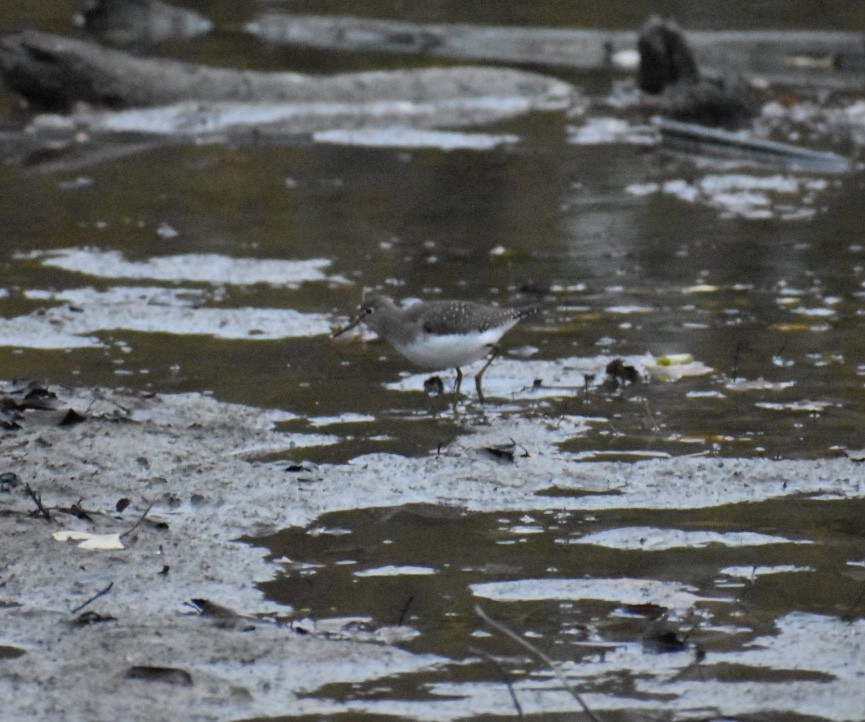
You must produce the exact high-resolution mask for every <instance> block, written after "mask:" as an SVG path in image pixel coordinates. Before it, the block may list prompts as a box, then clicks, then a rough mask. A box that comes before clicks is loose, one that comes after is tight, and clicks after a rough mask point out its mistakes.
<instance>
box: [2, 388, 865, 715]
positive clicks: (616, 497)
mask: <svg viewBox="0 0 865 722" xmlns="http://www.w3.org/2000/svg"><path fill="white" fill-rule="evenodd" d="M5 388H6V390H8V385H6V387H5ZM52 391H54V392H55V393H56V394H57V397H58V401H57V403H56V404H55V405H56V406H57V408H56V409H55V410H52V411H43V410H27V411H20V412H17V414H10V415H9V417H7V419H6V420H7V421H10V419H11V418H12V417H14V416H16V415H17V416H18V417H19V418H18V420H17V425H18V426H19V428H11V429H6V430H3V431H2V432H0V434H2V435H0V460H2V465H0V474H2V477H0V479H2V482H3V488H2V493H0V533H2V537H3V540H4V541H3V552H2V565H0V616H2V620H3V623H2V625H0V629H2V632H0V696H2V698H3V699H4V700H6V701H5V703H4V705H3V706H2V708H0V719H4V720H7V719H8V720H13V719H16V720H20V719H42V720H60V719H65V720H74V719H88V720H92V721H98V720H115V719H124V720H155V719H177V718H178V714H179V713H178V711H179V710H183V712H182V713H180V716H181V717H182V718H184V719H195V720H232V719H247V718H253V717H258V716H276V715H300V714H315V715H320V714H334V713H339V712H341V711H342V712H346V711H352V710H353V711H355V712H357V711H359V710H360V709H362V708H363V705H362V704H361V706H358V705H359V702H358V701H357V700H354V701H353V702H352V701H349V702H340V701H339V700H335V699H328V698H319V697H316V696H315V694H316V690H318V689H320V688H321V687H323V686H324V685H327V684H330V683H349V684H350V683H360V682H365V681H370V680H375V679H383V678H386V677H392V676H395V675H399V674H406V673H417V672H420V671H431V670H435V669H440V668H442V667H444V666H446V665H447V664H449V663H450V662H451V660H447V659H445V658H442V657H437V656H435V655H431V654H416V653H412V652H409V651H406V650H405V649H402V648H401V647H400V646H399V645H398V644H395V643H394V641H396V642H399V641H400V640H403V639H408V638H410V636H411V632H412V630H409V629H407V628H401V627H390V628H386V627H378V628H372V629H367V630H366V631H365V632H364V633H363V634H358V633H356V632H351V631H350V630H348V629H347V628H345V629H338V628H334V627H331V628H329V631H325V628H326V625H325V621H326V620H309V619H306V620H297V619H294V618H293V617H295V616H296V615H295V614H294V613H293V610H291V609H289V608H287V607H285V606H278V605H276V604H274V603H272V602H270V601H268V600H267V599H265V598H264V596H263V595H262V593H261V592H260V591H259V590H258V589H257V587H256V583H257V582H264V581H267V580H270V579H272V578H273V577H274V576H276V575H277V574H278V573H279V572H280V570H281V567H280V564H279V563H278V561H274V562H271V561H269V560H268V559H267V556H266V554H267V551H266V550H264V549H261V548H258V547H255V546H252V545H250V544H247V543H243V542H241V541H238V539H239V538H241V537H244V536H255V535H260V534H265V533H269V532H273V531H275V530H278V529H281V528H285V527H289V526H299V527H305V526H308V525H310V524H312V522H314V521H315V519H316V518H317V517H319V516H320V515H321V514H323V513H326V512H330V511H338V510H345V509H352V508H361V507H372V506H397V505H401V504H406V503H410V502H413V503H417V502H425V503H432V504H438V505H442V506H460V507H464V508H468V509H475V510H485V511H489V510H497V509H532V508H535V509H539V508H545V507H548V506H549V505H550V504H551V503H553V500H552V499H551V497H550V496H548V495H544V494H543V493H541V492H542V490H544V489H549V488H551V486H554V487H555V488H556V489H558V490H562V489H569V490H571V491H573V492H574V493H573V495H570V496H568V495H563V496H557V497H556V498H555V500H554V503H555V505H556V506H557V507H559V506H560V507H563V508H571V509H584V510H588V509H601V508H613V507H614V506H618V507H622V508H624V507H629V508H630V507H638V508H654V507H657V508H684V507H685V506H691V507H693V506H694V505H695V504H696V505H697V506H699V505H700V504H705V505H706V506H714V505H718V504H723V503H735V502H747V501H755V500H765V499H768V498H772V497H776V496H777V497H788V496H794V495H803V494H804V495H808V496H810V497H812V498H814V497H817V498H822V497H825V498H832V499H847V498H860V497H861V496H862V495H863V494H865V474H863V470H862V467H861V465H858V464H856V463H855V462H854V461H851V460H850V459H848V458H834V459H825V460H817V461H764V460H759V459H753V460H744V459H715V458H696V459H695V458H688V459H661V460H652V461H644V462H639V463H636V464H624V463H579V462H577V461H576V460H575V459H574V458H573V457H572V456H569V455H568V454H565V453H562V452H560V451H558V450H557V449H555V448H545V447H544V446H543V443H542V438H543V435H542V434H539V435H538V436H537V437H536V438H537V445H531V448H530V449H529V450H530V451H531V453H530V454H527V455H526V456H524V457H521V458H518V459H515V460H513V463H507V464H503V463H501V462H500V461H497V460H495V459H494V458H492V457H490V456H489V455H485V454H483V453H481V449H482V448H483V447H484V446H486V445H488V444H489V443H490V442H491V441H494V440H498V441H506V440H507V438H508V437H509V436H512V435H513V433H514V427H513V424H512V423H509V422H506V421H505V420H503V421H502V424H501V426H500V427H499V428H497V427H496V424H495V423H493V424H492V425H490V426H488V427H486V428H485V430H484V432H483V434H471V433H470V434H468V435H466V436H465V437H464V438H463V439H462V440H461V442H460V443H459V444H455V445H453V447H452V448H451V449H449V450H446V451H445V452H444V453H433V454H431V455H430V456H429V457H424V458H419V459H408V458H404V457H397V456H392V455H386V454H377V455H370V456H364V457H360V458H358V459H355V460H353V461H352V462H351V463H348V464H343V465H329V466H320V467H313V466H312V465H308V466H302V465H296V466H295V465H290V464H288V463H286V462H281V463H272V462H266V461H261V460H260V459H262V458H264V456H265V455H267V454H272V453H273V452H274V451H282V452H284V453H285V454H288V453H289V452H290V451H291V449H292V448H293V449H295V450H296V452H297V454H299V455H301V456H302V448H303V446H304V444H307V443H308V444H314V443H316V439H315V437H314V436H310V438H309V439H306V440H305V439H304V438H303V437H302V436H301V435H296V434H295V435H289V434H284V433H281V432H280V431H278V430H277V429H276V428H275V427H274V424H276V423H278V422H279V421H280V420H282V419H285V418H288V417H289V415H287V414H284V413H281V412H274V411H266V410H261V409H253V408H248V407H242V406H237V405H230V404H225V403H220V402H218V401H216V400H214V399H213V398H210V397H208V396H205V395H199V394H177V395H152V394H151V395H141V394H135V393H127V392H121V391H114V390H108V389H63V388H56V387H52ZM0 395H2V396H4V397H5V398H10V397H9V396H7V395H6V394H5V393H4V394H0ZM69 409H73V410H74V411H75V412H76V413H70V412H69ZM513 423H522V422H513ZM535 423H536V422H535ZM524 431H525V427H524ZM498 436H500V437H501V438H498ZM521 438H527V436H526V435H525V434H524V435H523V436H522V437H521ZM580 490H583V491H584V492H585V493H579V492H580ZM610 491H615V493H610ZM64 531H76V532H85V533H88V534H91V535H95V536H94V537H91V538H90V541H89V542H88V543H89V544H93V545H96V546H97V547H99V546H108V547H112V546H114V547H118V546H120V545H122V546H123V548H122V549H120V548H102V549H100V548H97V549H87V548H82V547H81V546H79V544H81V543H82V541H81V540H69V541H60V540H58V538H57V537H58V536H59V533H60V532H64ZM193 600H197V601H196V602H194V603H193ZM334 630H335V631H334ZM839 655H842V656H843V650H839ZM840 682H843V680H840V681H839V683H840ZM830 686H831V685H830ZM852 686H854V687H855V685H852ZM827 689H828V687H827ZM847 689H848V691H849V689H850V687H849V686H848V688H847ZM854 696H855V695H854ZM476 701H477V700H476ZM860 701H861V700H860ZM849 702H850V704H856V703H857V701H856V700H852V699H851V700H849ZM437 704H439V703H438V702H436V701H435V700H432V701H418V702H417V703H416V707H411V709H408V708H406V707H400V706H399V704H397V706H396V707H394V708H393V709H391V708H390V707H389V703H388V702H387V701H381V703H380V704H378V705H376V706H375V707H374V708H375V711H376V712H379V713H388V712H390V713H393V714H405V715H408V716H418V718H427V719H435V718H446V717H448V716H449V715H450V714H451V713H452V712H453V711H454V708H453V706H452V702H451V703H448V702H447V701H446V700H442V702H441V704H442V705H443V706H442V707H441V709H438V707H437ZM565 704H566V706H567V707H568V708H573V700H567V697H566V696H565ZM597 704H598V705H600V706H607V705H606V703H604V702H603V700H598V702H597ZM481 708H483V709H484V710H485V711H486V712H488V713H501V714H513V713H514V710H513V707H512V703H511V700H510V697H509V695H508V691H507V690H506V688H505V686H504V685H501V688H500V689H499V690H498V694H497V697H496V699H495V700H486V701H485V702H484V703H482V704H481ZM370 709H371V708H370ZM526 709H527V711H529V710H530V709H532V708H531V707H527V708H526ZM532 711H534V710H533V709H532ZM835 718H838V719H843V718H844V717H843V713H841V716H836V717H835Z"/></svg>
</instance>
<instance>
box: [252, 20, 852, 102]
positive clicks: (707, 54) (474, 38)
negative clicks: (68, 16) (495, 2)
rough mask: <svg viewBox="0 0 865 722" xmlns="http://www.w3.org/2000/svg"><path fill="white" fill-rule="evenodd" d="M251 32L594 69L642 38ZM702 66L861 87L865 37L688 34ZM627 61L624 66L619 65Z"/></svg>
mask: <svg viewBox="0 0 865 722" xmlns="http://www.w3.org/2000/svg"><path fill="white" fill-rule="evenodd" d="M246 30H247V32H250V33H252V34H254V35H256V36H258V37H261V38H263V39H265V40H267V41H269V42H272V43H276V44H284V45H292V46H301V47H311V48H318V49H322V50H333V51H351V52H373V53H399V54H407V55H417V56H422V57H423V56H426V57H437V58H452V59H457V60H471V61H474V62H478V61H481V62H498V63H509V64H519V65H543V66H547V67H553V68H569V69H575V70H597V69H604V68H610V67H615V66H616V65H618V64H621V65H622V67H624V68H626V69H628V70H633V69H635V68H636V63H637V52H636V50H637V33H636V32H631V31H610V30H584V29H576V28H573V29H571V28H568V29H563V28H537V27H534V28H532V27H528V28H526V27H523V28H512V27H489V26H480V25H467V24H453V25H447V24H419V23H409V22H402V21H396V20H379V19H371V18H357V17H348V16H312V15H291V14H284V13H265V14H262V15H260V16H259V17H258V18H256V19H255V20H253V21H251V22H249V23H248V24H247V26H246ZM687 38H688V41H689V42H690V44H691V47H692V48H693V51H694V56H695V58H696V61H697V63H698V64H699V66H700V68H701V69H702V70H703V71H704V72H705V73H708V74H710V75H725V74H730V73H738V74H742V75H744V76H746V77H754V76H759V77H761V78H764V79H766V80H768V81H770V82H781V83H792V84H815V85H820V86H821V87H837V88H861V87H862V86H863V85H865V78H863V73H865V36H863V35H862V34H861V33H854V32H832V31H822V32H812V31H792V32H791V31H770V30H757V31H723V32H713V31H689V32H688V33H687ZM620 60H621V61H622V62H621V63H619V62H617V61H620Z"/></svg>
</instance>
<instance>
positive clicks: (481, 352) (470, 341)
mask: <svg viewBox="0 0 865 722" xmlns="http://www.w3.org/2000/svg"><path fill="white" fill-rule="evenodd" d="M502 333H503V331H502V329H490V330H487V331H479V332H472V333H468V334H431V333H421V334H419V335H418V336H417V337H416V338H415V339H414V340H412V341H410V342H408V343H401V344H398V345H397V344H395V346H396V349H397V351H399V352H400V353H401V354H402V355H403V356H405V357H406V358H407V359H408V360H409V361H411V362H412V363H413V364H416V365H417V366H420V367H422V368H428V369H445V368H457V367H460V366H465V365H466V364H470V363H473V362H475V361H478V360H480V359H482V358H483V357H484V356H486V355H487V353H489V350H490V344H494V343H496V342H497V341H498V340H499V339H500V338H501V337H502Z"/></svg>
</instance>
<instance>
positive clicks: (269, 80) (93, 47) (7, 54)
mask: <svg viewBox="0 0 865 722" xmlns="http://www.w3.org/2000/svg"><path fill="white" fill-rule="evenodd" d="M0 73H2V75H3V79H4V80H5V82H6V84H7V85H8V86H9V87H10V88H12V89H13V90H14V91H15V92H17V93H19V94H20V95H22V96H24V97H25V98H27V99H28V100H30V101H31V102H32V103H34V104H35V105H38V106H42V107H50V108H58V107H61V108H62V107H68V106H70V105H71V104H73V103H75V102H77V101H84V102H87V103H90V104H93V105H100V106H106V107H109V108H124V107H135V106H149V105H168V104H172V103H176V102H180V101H185V100H203V101H215V102H219V101H226V102H245V103H251V102H305V103H314V102H337V103H339V102H343V103H364V102H374V101H399V100H407V101H441V100H445V99H448V98H465V97H471V96H474V97H479V96H487V97H489V96H501V97H508V98H512V97H519V98H521V99H524V100H525V103H524V104H523V105H524V106H527V109H532V108H546V107H550V106H551V105H559V106H561V105H562V104H563V103H566V102H567V100H568V99H569V98H570V97H571V96H572V94H573V90H574V89H573V87H572V86H571V85H569V84H567V83H564V82H562V81H559V80H556V79H554V78H549V77H546V76H543V75H539V74H536V73H529V72H525V71H521V70H514V69H509V68H482V67H474V66H464V67H458V68H423V69H417V70H394V71H381V72H364V73H343V74H337V75H329V76H312V75H303V74H299V73H286V72H280V73H269V72H256V71H248V70H233V69H228V68H215V67H209V66H203V65H194V64H190V63H183V62H179V61H176V60H166V59H157V58H141V57H136V56H134V55H130V54H128V53H125V52H122V51H119V50H112V49H108V48H104V47H102V46H100V45H97V44H95V43H91V42H84V41H81V40H76V39H73V38H67V37H63V36H59V35H53V34H50V33H44V32H39V31H34V30H28V31H24V32H22V33H18V34H15V35H9V36H6V37H4V38H3V39H2V40H0ZM522 112H525V109H523V111H522Z"/></svg>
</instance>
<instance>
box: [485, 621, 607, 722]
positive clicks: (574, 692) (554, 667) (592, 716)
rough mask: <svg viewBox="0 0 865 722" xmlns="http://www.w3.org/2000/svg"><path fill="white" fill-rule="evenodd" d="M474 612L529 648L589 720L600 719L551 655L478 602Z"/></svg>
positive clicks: (598, 721)
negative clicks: (492, 615)
mask: <svg viewBox="0 0 865 722" xmlns="http://www.w3.org/2000/svg"><path fill="white" fill-rule="evenodd" d="M475 614H477V615H478V616H479V617H480V618H481V619H483V620H484V621H485V622H486V623H487V624H489V625H490V626H491V627H492V628H493V629H495V630H496V631H498V632H501V633H502V634H504V635H505V636H506V637H509V638H510V639H512V640H513V641H515V642H516V643H517V644H519V645H520V646H522V647H525V648H526V649H527V650H529V652H531V653H532V654H533V655H535V656H536V657H537V658H538V659H540V660H541V661H542V662H543V663H544V664H546V665H547V666H548V667H549V668H550V669H551V670H552V671H553V674H555V675H556V677H557V678H558V680H559V682H561V684H562V686H563V687H564V688H565V689H566V690H567V691H568V692H570V694H571V697H573V698H574V699H575V700H577V703H578V704H579V705H580V707H582V708H583V712H585V713H586V716H587V717H588V718H589V719H590V720H592V722H601V719H600V718H599V717H597V716H596V715H595V714H594V712H592V710H590V709H589V706H588V705H587V704H586V703H585V701H583V698H582V696H581V695H580V693H579V692H577V690H576V689H575V688H574V686H573V685H572V684H571V683H570V682H568V680H567V679H566V678H565V675H564V674H562V671H561V670H560V669H559V665H558V663H557V662H556V661H554V660H553V659H552V657H548V656H547V655H546V654H544V653H543V652H542V651H541V650H540V649H538V648H537V647H535V646H534V645H533V644H531V643H530V642H528V641H526V640H525V639H523V638H522V637H521V636H520V635H519V634H517V633H516V632H514V631H513V630H511V629H508V628H507V627H506V626H505V625H504V624H502V623H501V622H497V621H496V620H494V619H493V618H492V617H490V616H489V615H488V614H487V613H486V612H485V611H484V610H483V609H481V605H480V604H475Z"/></svg>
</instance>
